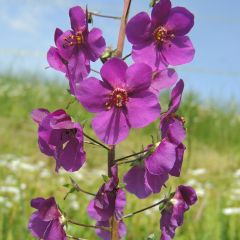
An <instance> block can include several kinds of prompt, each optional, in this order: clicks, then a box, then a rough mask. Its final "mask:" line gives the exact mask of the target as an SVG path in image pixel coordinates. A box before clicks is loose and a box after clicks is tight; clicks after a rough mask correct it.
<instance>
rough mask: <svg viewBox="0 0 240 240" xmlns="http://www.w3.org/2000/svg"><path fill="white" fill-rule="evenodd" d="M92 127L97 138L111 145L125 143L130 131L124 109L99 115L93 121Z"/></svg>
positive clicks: (113, 109)
mask: <svg viewBox="0 0 240 240" xmlns="http://www.w3.org/2000/svg"><path fill="white" fill-rule="evenodd" d="M92 127H93V130H94V131H95V133H96V134H97V136H98V137H99V138H100V139H101V140H102V141H103V142H104V143H106V144H109V145H115V144H117V143H119V142H121V141H123V140H124V139H125V138H126V137H127V136H128V134H129V129H130V126H129V123H128V121H127V119H126V115H125V112H124V109H123V110H120V109H116V108H112V109H110V110H109V111H104V112H101V113H98V114H97V115H96V116H95V117H94V119H93V120H92Z"/></svg>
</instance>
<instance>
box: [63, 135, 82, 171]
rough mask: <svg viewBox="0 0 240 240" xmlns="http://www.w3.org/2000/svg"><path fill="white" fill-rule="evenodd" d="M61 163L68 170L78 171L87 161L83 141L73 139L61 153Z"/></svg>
mask: <svg viewBox="0 0 240 240" xmlns="http://www.w3.org/2000/svg"><path fill="white" fill-rule="evenodd" d="M59 161H60V164H59V165H61V166H62V167H63V168H64V169H65V170H66V171H68V172H75V171H78V170H79V169H80V168H81V167H82V165H83V164H84V163H85V161H86V155H85V152H84V150H83V143H82V142H79V141H78V140H77V139H76V138H73V139H71V140H70V141H69V142H68V143H67V145H66V147H65V148H64V149H63V151H62V153H61V154H60V159H59Z"/></svg>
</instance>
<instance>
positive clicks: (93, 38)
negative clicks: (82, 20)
mask: <svg viewBox="0 0 240 240" xmlns="http://www.w3.org/2000/svg"><path fill="white" fill-rule="evenodd" d="M87 46H88V49H87V51H86V53H87V54H88V58H89V59H90V60H91V61H93V62H95V61H96V60H97V59H98V58H99V57H100V56H101V54H102V53H103V52H104V50H105V48H106V43H105V40H104V38H103V36H102V31H101V30H100V29H99V28H93V29H92V30H91V31H90V32H89V34H88V37H87Z"/></svg>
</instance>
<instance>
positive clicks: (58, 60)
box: [47, 28, 68, 74]
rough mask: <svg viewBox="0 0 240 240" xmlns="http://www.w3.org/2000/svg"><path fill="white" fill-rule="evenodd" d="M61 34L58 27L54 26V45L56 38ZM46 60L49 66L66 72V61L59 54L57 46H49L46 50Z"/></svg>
mask: <svg viewBox="0 0 240 240" xmlns="http://www.w3.org/2000/svg"><path fill="white" fill-rule="evenodd" d="M62 34H63V32H62V30H61V29H59V28H56V30H55V34H54V42H55V45H57V39H58V38H59V37H60V36H61V35H62ZM47 60H48V63H49V66H50V67H52V68H54V69H55V70H57V71H60V72H63V73H65V74H67V65H68V61H67V60H66V59H64V58H63V57H62V56H61V54H60V51H59V49H58V48H56V47H50V49H49V50H48V52H47Z"/></svg>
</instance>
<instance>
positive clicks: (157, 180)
mask: <svg viewBox="0 0 240 240" xmlns="http://www.w3.org/2000/svg"><path fill="white" fill-rule="evenodd" d="M145 179H146V181H147V183H148V185H149V187H150V189H151V191H152V193H159V192H160V191H161V188H162V186H163V185H164V183H165V182H166V181H167V180H168V174H160V175H153V174H151V173H150V172H149V171H148V170H147V169H146V173H145Z"/></svg>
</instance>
